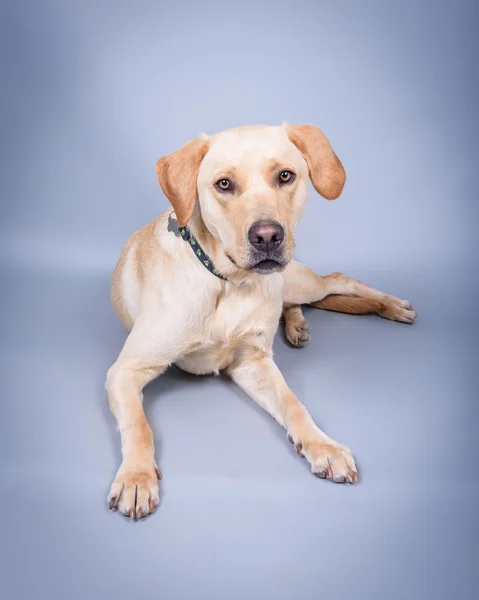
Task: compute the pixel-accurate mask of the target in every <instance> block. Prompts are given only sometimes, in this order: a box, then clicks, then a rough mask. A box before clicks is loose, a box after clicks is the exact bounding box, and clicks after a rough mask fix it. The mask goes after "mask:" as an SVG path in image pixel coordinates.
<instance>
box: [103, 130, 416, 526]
mask: <svg viewBox="0 0 479 600" xmlns="http://www.w3.org/2000/svg"><path fill="white" fill-rule="evenodd" d="M156 170H157V175H158V180H159V183H160V185H161V188H162V189H163V191H164V193H165V195H166V196H167V197H168V199H169V201H170V202H171V204H172V209H170V210H168V211H167V212H166V213H164V214H163V215H162V216H160V217H158V218H157V219H155V220H154V221H152V222H151V223H149V224H148V225H146V226H144V227H143V228H141V229H139V230H138V231H136V232H135V233H134V234H133V235H132V236H131V237H130V238H129V240H128V241H127V242H126V244H125V246H124V248H123V251H122V253H121V256H120V259H119V261H118V264H117V266H116V268H115V271H114V274H113V278H112V286H111V296H112V302H113V306H114V309H115V311H116V313H117V315H118V317H119V319H120V321H121V322H122V323H123V325H124V326H125V327H126V328H127V329H128V330H129V331H130V334H129V336H128V338H127V340H126V342H125V345H124V347H123V349H122V351H121V353H120V355H119V357H118V359H117V361H116V362H115V363H114V365H113V366H112V367H111V368H110V370H109V371H108V375H107V380H106V388H107V391H108V396H109V402H110V407H111V410H112V412H113V414H114V416H115V417H116V419H117V422H118V428H119V431H120V434H121V448H122V455H123V462H122V464H121V466H120V468H119V470H118V472H117V474H116V477H115V479H114V481H113V484H112V486H111V491H110V494H109V496H108V500H109V502H110V507H111V508H118V509H119V510H120V511H121V512H122V513H123V514H125V515H129V516H130V517H132V518H137V517H144V516H146V515H147V514H149V513H151V512H152V511H154V510H155V507H156V506H157V504H158V501H159V489H158V482H157V479H159V478H160V477H161V475H160V471H159V470H158V467H157V465H156V462H155V456H154V448H153V435H152V431H151V429H150V426H149V425H148V422H147V420H146V417H145V414H144V411H143V407H142V390H143V388H144V386H145V385H146V384H147V383H148V382H150V381H151V380H152V379H154V378H155V377H157V376H158V375H161V373H163V372H164V371H165V369H166V368H167V367H168V365H171V364H172V363H175V364H176V365H178V366H179V367H180V368H181V369H183V370H185V371H188V372H190V373H195V374H205V373H219V372H220V371H225V372H226V373H227V374H228V375H229V376H230V377H231V378H232V379H233V380H234V381H235V382H236V383H237V384H238V385H239V387H240V388H242V389H243V390H244V391H245V392H246V393H247V394H248V395H249V396H250V397H251V398H252V399H253V400H254V401H255V402H257V403H258V404H259V405H260V406H261V407H262V408H263V409H264V410H265V411H267V412H268V413H269V414H270V415H271V416H272V417H273V418H274V419H276V421H278V423H279V424H280V425H282V426H283V427H284V428H285V429H286V431H287V434H288V437H289V440H290V441H291V442H292V443H294V444H295V446H296V450H297V451H298V453H301V454H302V455H303V456H305V457H306V459H307V460H308V462H309V464H310V465H311V471H312V472H313V473H314V474H315V475H317V476H318V477H323V478H328V479H331V480H332V481H336V482H349V483H353V482H355V481H357V478H358V473H357V469H356V465H355V463H354V458H353V456H352V454H351V451H350V450H349V448H348V447H347V446H344V445H342V444H339V443H338V442H336V441H334V440H332V439H331V438H330V437H328V436H327V435H326V434H325V433H323V432H322V431H321V430H320V429H319V428H318V427H317V425H316V424H315V423H314V421H313V419H312V418H311V416H310V414H309V413H308V411H307V410H306V408H305V407H304V406H303V405H302V404H301V402H300V401H299V400H298V398H297V397H296V396H295V394H294V393H293V392H292V391H291V390H290V389H289V387H288V385H287V383H286V381H285V380H284V378H283V376H282V375H281V373H280V371H279V370H278V368H277V366H276V365H275V363H274V360H273V353H272V344H273V338H274V335H275V333H276V330H277V328H278V323H279V320H280V317H281V314H282V313H283V314H284V318H285V322H286V332H287V337H288V339H289V340H290V342H291V343H292V344H294V345H296V346H302V345H304V344H305V343H306V342H307V341H308V339H309V330H308V326H307V323H306V321H305V319H304V318H303V315H302V312H301V305H302V304H312V305H314V306H317V307H319V308H325V309H330V310H336V311H340V312H349V313H358V314H359V313H369V312H376V313H378V314H380V315H381V316H383V317H386V318H389V319H394V320H397V321H402V322H405V323H411V322H413V321H414V319H415V316H416V315H415V312H414V310H413V308H412V307H411V305H410V304H409V303H408V302H406V301H404V300H399V299H398V298H395V297H393V296H388V295H386V294H383V293H381V292H379V291H377V290H375V289H372V288H370V287H368V286H367V285H365V284H364V283H361V282H360V281H356V280H354V279H350V278H348V277H346V276H344V275H342V274H340V273H334V274H332V275H326V276H321V277H320V276H319V275H316V274H315V273H313V272H312V271H311V270H310V269H308V268H307V267H306V266H304V265H302V264H300V263H298V262H296V261H294V260H293V252H294V247H295V242H294V234H295V231H296V227H297V224H298V221H299V219H300V217H301V216H302V214H303V212H304V209H305V205H306V197H307V184H308V177H310V178H311V181H312V183H313V186H314V188H315V189H316V191H317V192H318V193H319V194H320V195H321V196H323V197H324V198H326V199H328V200H334V199H335V198H337V197H338V196H339V195H340V193H341V191H342V189H343V186H344V183H345V177H346V176H345V172H344V169H343V166H342V164H341V162H340V160H339V159H338V157H337V156H336V154H335V153H334V151H333V149H332V148H331V146H330V144H329V142H328V140H327V138H326V137H325V136H324V134H323V133H322V132H321V131H320V130H319V129H317V128H316V127H313V126H311V125H298V126H291V125H288V124H286V123H283V124H282V125H281V126H278V127H271V126H251V127H239V128H236V129H231V130H227V131H223V132H221V133H219V134H217V135H213V136H210V137H208V136H200V137H199V138H197V139H195V140H193V141H191V142H189V143H187V144H186V145H184V146H183V147H182V148H180V149H179V150H177V151H176V152H173V153H172V154H170V155H168V156H165V157H163V158H161V159H160V160H159V161H158V163H157V167H156Z"/></svg>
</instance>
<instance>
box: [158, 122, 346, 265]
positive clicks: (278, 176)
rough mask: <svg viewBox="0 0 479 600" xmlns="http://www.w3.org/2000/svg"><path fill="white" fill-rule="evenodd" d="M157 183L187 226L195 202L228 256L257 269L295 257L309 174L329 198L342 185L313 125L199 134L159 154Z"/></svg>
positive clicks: (331, 156)
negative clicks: (297, 232) (197, 136)
mask: <svg viewBox="0 0 479 600" xmlns="http://www.w3.org/2000/svg"><path fill="white" fill-rule="evenodd" d="M156 170H157V175H158V180H159V182H160V185H161V187H162V189H163V191H164V193H165V195H166V196H167V198H168V199H169V200H170V202H171V204H172V205H173V208H174V210H175V213H176V216H177V219H178V222H179V224H180V225H182V226H183V225H186V224H187V223H188V221H189V220H190V219H191V217H192V216H193V214H194V212H195V207H196V206H198V207H199V210H200V212H201V217H202V219H203V221H204V223H205V225H206V227H207V229H208V230H209V232H210V233H211V235H212V236H213V237H214V238H215V240H216V241H217V243H219V244H220V245H221V247H222V249H223V251H224V252H225V254H226V256H227V257H228V258H229V260H230V261H231V262H232V263H233V264H235V265H236V266H237V267H239V268H241V269H246V270H253V271H256V272H259V273H271V272H273V271H278V270H281V269H283V268H284V267H285V266H286V265H287V263H288V262H289V261H290V260H291V258H292V257H293V252H294V246H295V244H294V234H295V231H296V227H297V224H298V221H299V219H300V218H301V216H302V215H303V212H304V209H305V205H306V197H307V181H308V175H309V177H310V178H311V181H312V183H313V186H314V188H315V189H316V191H317V192H318V193H319V194H321V196H323V197H324V198H327V199H328V200H334V199H336V198H337V197H338V196H339V195H340V193H341V191H342V189H343V186H344V182H345V179H346V175H345V172H344V169H343V166H342V164H341V162H340V160H339V159H338V157H337V156H336V154H335V153H334V151H333V149H332V148H331V146H330V144H329V142H328V140H327V138H326V137H325V136H324V134H323V133H322V132H321V131H320V130H319V129H317V128H316V127H313V126H312V125H297V126H294V125H287V124H283V125H281V126H279V127H271V126H253V127H239V128H237V129H230V130H227V131H223V132H221V133H219V134H216V135H213V136H211V137H208V136H201V137H199V138H197V139H195V140H193V141H191V142H189V143H187V144H186V145H184V146H183V147H182V148H180V149H179V150H177V151H176V152H173V153H172V154H169V155H168V156H165V157H163V158H160V160H159V161H158V163H157V167H156Z"/></svg>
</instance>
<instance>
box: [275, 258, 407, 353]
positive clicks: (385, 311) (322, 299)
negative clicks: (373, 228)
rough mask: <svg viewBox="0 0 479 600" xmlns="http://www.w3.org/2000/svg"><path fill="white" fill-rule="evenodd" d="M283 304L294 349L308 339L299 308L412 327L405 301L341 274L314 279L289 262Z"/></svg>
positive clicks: (305, 323)
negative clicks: (304, 306)
mask: <svg viewBox="0 0 479 600" xmlns="http://www.w3.org/2000/svg"><path fill="white" fill-rule="evenodd" d="M283 301H284V309H283V316H284V319H285V327H286V336H287V338H288V340H289V341H290V342H291V343H292V344H293V345H294V346H297V347H302V346H304V345H306V343H307V342H308V341H309V337H310V336H309V327H308V323H307V321H306V319H305V318H304V316H303V313H302V311H301V308H300V305H301V304H309V305H311V306H314V307H316V308H321V309H325V310H331V311H336V312H344V313H349V314H356V315H362V314H368V313H376V314H378V315H379V316H381V317H384V318H386V319H391V320H393V321H400V322H402V323H413V322H414V320H415V318H416V312H415V310H414V309H413V308H412V306H411V305H410V304H409V302H407V301H406V300H400V299H399V298H396V297H395V296H390V295H388V294H385V293H383V292H380V291H379V290H376V289H374V288H372V287H370V286H368V285H366V284H365V283H363V282H362V281H358V280H357V279H351V278H350V277H347V276H346V275H343V274H342V273H332V274H330V275H321V276H320V275H317V274H316V273H314V272H313V271H311V269H309V268H308V267H306V266H305V265H302V264H301V263H298V262H296V261H293V262H291V263H290V265H288V267H287V268H286V270H285V273H284V289H283ZM306 331H307V332H308V334H306V333H305V332H306ZM302 338H304V339H302ZM306 338H307V339H306Z"/></svg>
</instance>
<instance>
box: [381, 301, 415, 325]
mask: <svg viewBox="0 0 479 600" xmlns="http://www.w3.org/2000/svg"><path fill="white" fill-rule="evenodd" d="M378 315H379V316H380V317H384V318H385V319H390V320H391V321H401V323H414V321H415V320H416V311H415V310H414V308H413V307H412V306H411V305H410V304H409V302H408V301H407V300H400V299H399V298H396V297H395V296H388V295H386V296H384V298H383V299H382V300H381V309H380V310H379V311H378Z"/></svg>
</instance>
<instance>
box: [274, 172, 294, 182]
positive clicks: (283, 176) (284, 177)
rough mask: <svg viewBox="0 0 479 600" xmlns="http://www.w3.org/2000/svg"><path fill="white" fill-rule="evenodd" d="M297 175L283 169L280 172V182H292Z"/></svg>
mask: <svg viewBox="0 0 479 600" xmlns="http://www.w3.org/2000/svg"><path fill="white" fill-rule="evenodd" d="M295 177H296V175H295V174H294V173H292V172H291V171H281V173H280V174H279V178H278V179H279V183H292V182H293V181H294V178H295Z"/></svg>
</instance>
